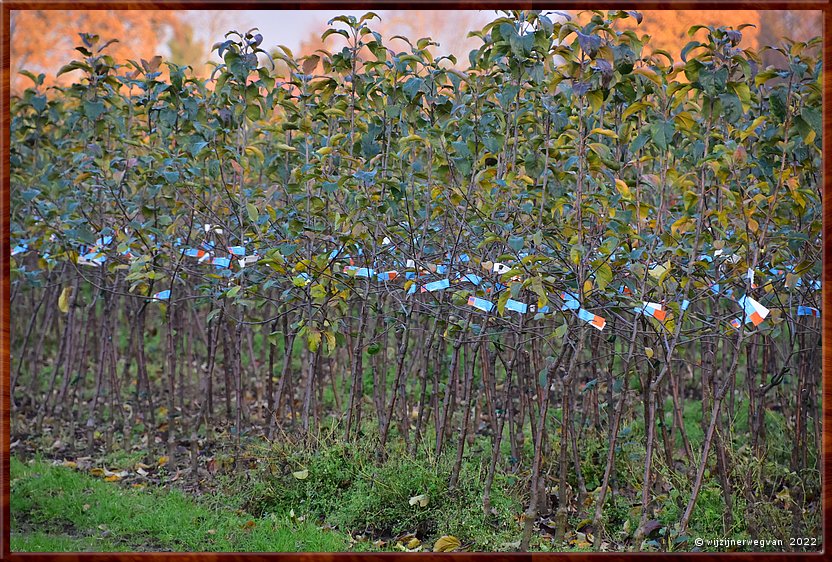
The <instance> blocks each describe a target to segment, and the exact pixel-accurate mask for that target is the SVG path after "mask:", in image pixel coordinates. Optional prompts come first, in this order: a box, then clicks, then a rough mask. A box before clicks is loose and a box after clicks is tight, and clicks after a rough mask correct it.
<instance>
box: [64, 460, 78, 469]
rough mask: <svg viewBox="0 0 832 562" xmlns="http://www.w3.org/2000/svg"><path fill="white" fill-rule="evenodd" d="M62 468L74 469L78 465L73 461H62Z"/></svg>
mask: <svg viewBox="0 0 832 562" xmlns="http://www.w3.org/2000/svg"><path fill="white" fill-rule="evenodd" d="M64 466H65V467H67V468H75V467H77V466H78V465H77V464H76V463H75V461H64Z"/></svg>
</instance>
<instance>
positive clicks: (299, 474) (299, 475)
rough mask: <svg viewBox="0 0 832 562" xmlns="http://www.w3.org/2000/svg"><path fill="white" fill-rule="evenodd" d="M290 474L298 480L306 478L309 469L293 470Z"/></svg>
mask: <svg viewBox="0 0 832 562" xmlns="http://www.w3.org/2000/svg"><path fill="white" fill-rule="evenodd" d="M292 476H294V477H295V478H297V479H298V480H306V479H307V478H309V470H307V469H303V470H299V471H297V472H293V473H292Z"/></svg>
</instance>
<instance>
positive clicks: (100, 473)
mask: <svg viewBox="0 0 832 562" xmlns="http://www.w3.org/2000/svg"><path fill="white" fill-rule="evenodd" d="M90 474H91V475H92V476H104V469H103V468H91V469H90Z"/></svg>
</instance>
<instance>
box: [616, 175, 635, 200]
mask: <svg viewBox="0 0 832 562" xmlns="http://www.w3.org/2000/svg"><path fill="white" fill-rule="evenodd" d="M615 188H616V189H617V190H618V192H619V193H620V194H621V197H623V198H624V199H632V197H633V195H632V193H631V192H630V186H628V185H627V182H625V181H624V180H622V179H618V178H616V180H615Z"/></svg>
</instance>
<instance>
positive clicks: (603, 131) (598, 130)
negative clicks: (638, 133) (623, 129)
mask: <svg viewBox="0 0 832 562" xmlns="http://www.w3.org/2000/svg"><path fill="white" fill-rule="evenodd" d="M589 134H590V135H595V134H598V135H604V136H605V137H610V138H611V139H617V138H618V135H617V134H616V132H615V131H611V130H609V129H602V128H600V127H599V128H595V129H592V130H591V131H590V132H589Z"/></svg>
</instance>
